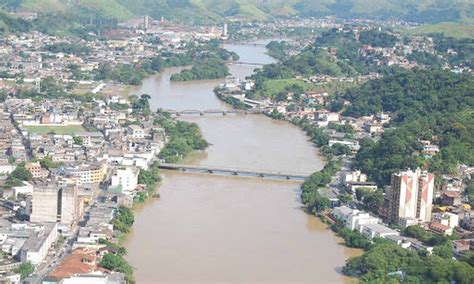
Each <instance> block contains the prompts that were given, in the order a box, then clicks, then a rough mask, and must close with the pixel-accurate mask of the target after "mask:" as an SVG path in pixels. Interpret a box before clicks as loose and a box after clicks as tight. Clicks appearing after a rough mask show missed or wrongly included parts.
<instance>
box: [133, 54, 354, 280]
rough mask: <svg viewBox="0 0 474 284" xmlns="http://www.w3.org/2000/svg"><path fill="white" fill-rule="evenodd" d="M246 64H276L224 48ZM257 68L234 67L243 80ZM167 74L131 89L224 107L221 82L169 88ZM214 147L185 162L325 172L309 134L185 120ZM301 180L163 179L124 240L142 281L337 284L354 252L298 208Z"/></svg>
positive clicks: (284, 127)
mask: <svg viewBox="0 0 474 284" xmlns="http://www.w3.org/2000/svg"><path fill="white" fill-rule="evenodd" d="M225 47H226V48H227V49H229V50H233V51H236V52H237V53H238V54H239V55H240V57H241V60H242V61H244V62H260V63H265V64H267V63H271V62H273V59H272V58H270V57H268V56H267V55H266V54H265V48H264V47H259V46H253V45H251V46H242V45H227V46H225ZM253 68H254V67H251V66H243V65H233V66H231V71H232V73H233V75H235V76H238V77H241V78H243V77H245V76H247V75H250V74H251V73H252V71H253ZM178 70H179V69H168V70H166V71H165V72H163V73H162V74H160V75H158V76H155V77H151V78H148V79H147V80H145V81H144V83H143V86H142V87H141V88H139V89H137V90H135V91H134V93H136V94H142V93H147V94H150V95H151V96H152V100H151V105H152V107H153V109H156V108H163V109H174V110H186V109H197V110H205V109H227V108H229V106H226V105H225V104H223V103H222V102H220V101H219V100H218V99H217V98H216V97H215V96H214V94H213V91H212V90H213V89H214V87H215V86H216V85H218V84H219V83H220V82H221V81H220V80H214V81H199V82H185V83H171V82H170V81H169V78H170V76H171V74H173V73H174V72H177V71H178ZM180 119H185V120H187V121H191V122H195V123H197V124H198V125H199V126H200V127H201V129H202V132H203V134H204V136H205V138H206V139H207V140H208V141H209V143H211V146H210V147H209V148H208V149H207V150H206V151H204V152H200V153H195V154H193V155H192V156H191V157H189V158H188V159H187V161H186V162H187V163H190V164H197V165H208V166H221V167H228V168H232V167H234V168H241V169H254V170H261V171H276V172H285V171H289V172H301V173H311V172H313V171H316V170H319V169H321V168H322V167H323V165H324V161H323V159H322V158H321V157H320V156H318V150H317V149H316V148H314V147H313V146H312V145H311V143H310V142H308V139H307V137H306V136H305V135H304V133H303V132H302V131H301V130H299V129H298V128H296V127H294V126H292V125H291V124H289V123H286V122H281V121H275V120H271V119H269V118H267V117H264V116H262V115H242V116H234V115H228V116H222V115H208V116H202V117H201V116H196V117H193V116H188V117H184V116H183V117H181V118H180ZM299 185H300V184H299V183H298V182H290V181H272V180H264V179H259V178H244V177H231V176H218V175H206V174H192V173H189V174H188V173H180V172H171V171H167V172H163V182H162V184H161V185H160V187H159V192H160V195H161V197H160V198H159V199H154V200H151V201H150V202H148V203H147V204H146V205H144V206H143V207H142V208H140V209H139V210H138V211H137V212H136V216H135V224H134V227H133V232H132V233H131V234H130V236H129V238H128V239H127V241H126V248H127V251H128V255H127V259H128V261H129V262H130V263H131V265H132V266H133V267H134V268H135V269H136V270H135V278H136V280H137V283H340V282H344V281H346V282H347V280H348V279H346V278H344V276H343V275H342V274H341V273H340V270H341V268H342V266H343V265H344V263H345V260H346V259H348V258H349V257H351V256H355V255H359V254H360V251H359V250H353V249H348V248H346V247H344V246H342V245H340V243H341V239H339V238H337V237H336V236H335V235H334V234H333V233H332V232H331V231H330V230H328V229H327V228H326V226H325V225H324V224H323V223H321V222H320V221H319V220H318V219H317V218H315V217H313V216H310V215H307V214H306V213H304V212H303V211H302V210H301V202H300V199H299V191H298V188H299Z"/></svg>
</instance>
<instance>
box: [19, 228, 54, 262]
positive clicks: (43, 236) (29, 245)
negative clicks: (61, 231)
mask: <svg viewBox="0 0 474 284" xmlns="http://www.w3.org/2000/svg"><path fill="white" fill-rule="evenodd" d="M57 239H58V224H57V223H45V224H44V225H43V227H42V229H41V230H39V231H38V232H36V233H35V234H34V235H33V236H32V237H30V238H29V239H28V240H27V241H26V243H25V244H24V245H23V247H22V248H21V250H20V261H21V262H26V261H29V262H31V263H32V264H33V265H38V264H40V263H41V262H42V261H43V259H44V258H45V257H46V255H47V254H48V250H49V248H50V247H51V245H52V244H53V243H54V242H56V240H57Z"/></svg>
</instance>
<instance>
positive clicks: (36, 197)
mask: <svg viewBox="0 0 474 284" xmlns="http://www.w3.org/2000/svg"><path fill="white" fill-rule="evenodd" d="M77 192H78V187H77V186H76V185H73V184H66V183H64V182H63V181H58V180H55V181H51V180H49V181H42V182H41V183H36V184H35V185H34V189H33V195H32V198H31V199H29V200H28V204H27V211H29V213H30V221H31V222H58V223H62V224H66V225H69V224H72V223H73V222H74V221H77V220H78V218H79V217H80V216H81V215H82V201H81V199H80V198H78V196H77Z"/></svg>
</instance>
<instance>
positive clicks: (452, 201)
mask: <svg viewBox="0 0 474 284" xmlns="http://www.w3.org/2000/svg"><path fill="white" fill-rule="evenodd" d="M441 198H442V200H441V204H443V205H445V206H459V205H461V204H462V200H461V192H457V191H445V192H443V193H442V195H441Z"/></svg>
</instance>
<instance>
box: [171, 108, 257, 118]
mask: <svg viewBox="0 0 474 284" xmlns="http://www.w3.org/2000/svg"><path fill="white" fill-rule="evenodd" d="M163 111H164V112H167V113H170V114H171V115H176V116H183V115H200V116H203V115H210V114H221V115H228V114H236V115H245V114H255V113H258V111H256V110H241V109H229V110H223V109H206V110H197V109H185V110H172V109H168V110H163Z"/></svg>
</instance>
